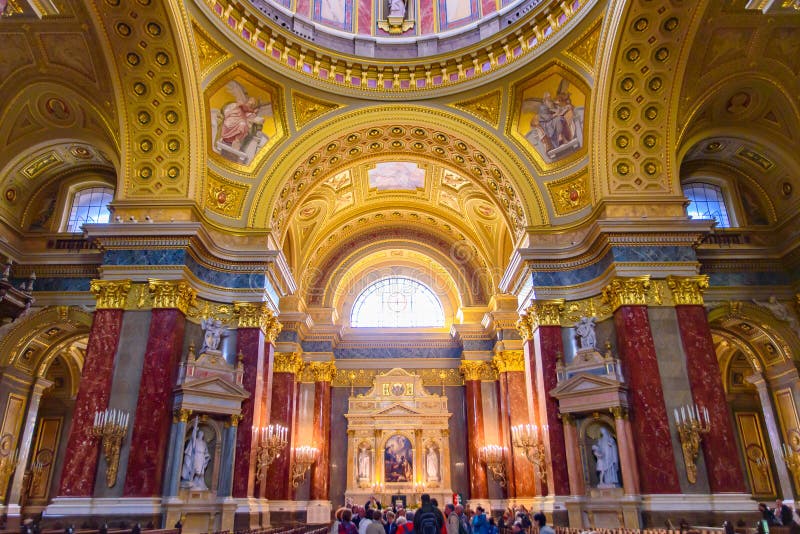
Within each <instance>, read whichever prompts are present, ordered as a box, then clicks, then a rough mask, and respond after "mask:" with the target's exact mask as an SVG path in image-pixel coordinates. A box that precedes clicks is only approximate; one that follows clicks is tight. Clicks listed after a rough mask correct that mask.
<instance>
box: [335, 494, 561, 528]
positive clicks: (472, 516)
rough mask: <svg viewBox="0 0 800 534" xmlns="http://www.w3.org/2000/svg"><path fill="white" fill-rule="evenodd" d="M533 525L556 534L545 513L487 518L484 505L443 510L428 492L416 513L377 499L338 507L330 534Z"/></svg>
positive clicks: (518, 510)
mask: <svg viewBox="0 0 800 534" xmlns="http://www.w3.org/2000/svg"><path fill="white" fill-rule="evenodd" d="M534 522H535V523H536V524H537V525H538V526H539V533H540V534H555V532H554V531H553V530H552V528H551V527H549V526H547V525H546V519H545V516H544V514H542V513H537V514H534V515H533V517H531V515H530V513H529V512H528V510H526V509H525V507H519V508H516V509H508V510H506V511H505V512H503V514H502V516H501V517H500V518H499V519H498V520H495V518H494V517H492V516H487V514H486V510H484V509H483V507H482V506H477V507H475V509H474V510H473V509H471V508H470V507H469V506H466V507H465V506H462V505H460V504H452V503H447V504H445V505H444V507H443V508H441V507H440V505H439V503H438V502H437V500H436V499H432V498H431V497H430V495H428V494H427V493H426V494H423V495H422V497H421V498H420V507H419V508H418V509H416V510H407V509H405V508H403V507H402V506H400V505H399V504H395V505H394V506H392V507H391V508H388V507H386V508H385V507H384V506H383V505H382V504H381V503H380V502H379V501H378V500H377V499H375V497H372V498H370V500H369V501H367V502H366V503H365V504H364V506H360V505H357V504H353V505H350V506H344V507H342V508H339V509H338V510H336V519H335V520H334V522H333V525H332V526H331V532H330V534H501V533H502V534H522V533H528V532H530V531H531V526H532V525H533V523H534Z"/></svg>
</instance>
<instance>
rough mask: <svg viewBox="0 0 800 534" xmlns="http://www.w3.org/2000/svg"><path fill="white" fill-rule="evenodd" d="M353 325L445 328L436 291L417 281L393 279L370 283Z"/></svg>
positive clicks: (356, 307)
mask: <svg viewBox="0 0 800 534" xmlns="http://www.w3.org/2000/svg"><path fill="white" fill-rule="evenodd" d="M350 325H351V326H366V327H370V326H371V327H389V328H409V327H412V328H413V327H437V326H444V312H443V311H442V303H441V302H440V301H439V299H438V298H437V297H436V295H434V293H433V291H431V290H430V289H428V288H427V287H426V286H424V285H423V284H420V283H419V282H417V281H416V280H412V279H410V278H403V277H392V278H384V279H383V280H378V281H377V282H375V283H373V284H370V285H369V286H368V287H367V288H366V289H365V290H364V291H362V292H361V294H360V295H359V296H358V298H357V299H356V303H355V305H354V306H353V312H352V314H351V315H350Z"/></svg>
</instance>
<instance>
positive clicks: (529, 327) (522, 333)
mask: <svg viewBox="0 0 800 534" xmlns="http://www.w3.org/2000/svg"><path fill="white" fill-rule="evenodd" d="M529 310H530V308H528V310H526V312H525V313H523V314H522V315H520V317H519V319H517V324H516V325H515V326H516V327H517V332H519V337H521V338H522V341H528V340H529V339H533V331H534V330H536V328H535V327H534V322H535V321H534V319H533V315H532V314H531V313H529Z"/></svg>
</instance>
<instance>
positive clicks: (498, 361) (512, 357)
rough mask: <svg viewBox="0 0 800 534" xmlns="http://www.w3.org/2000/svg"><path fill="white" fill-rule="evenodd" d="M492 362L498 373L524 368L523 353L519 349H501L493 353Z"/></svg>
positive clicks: (522, 369)
mask: <svg viewBox="0 0 800 534" xmlns="http://www.w3.org/2000/svg"><path fill="white" fill-rule="evenodd" d="M492 363H494V366H495V367H496V368H497V372H498V373H510V372H513V371H524V370H525V353H524V352H523V351H521V350H501V351H499V352H497V354H495V355H494V358H493V359H492Z"/></svg>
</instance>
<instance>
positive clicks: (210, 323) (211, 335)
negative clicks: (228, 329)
mask: <svg viewBox="0 0 800 534" xmlns="http://www.w3.org/2000/svg"><path fill="white" fill-rule="evenodd" d="M200 328H202V329H203V330H204V331H205V334H204V336H203V347H202V348H201V349H200V352H201V353H203V352H205V351H206V350H218V347H219V342H220V340H221V339H222V337H223V336H225V327H224V326H222V321H220V320H219V319H202V320H201V321H200Z"/></svg>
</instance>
